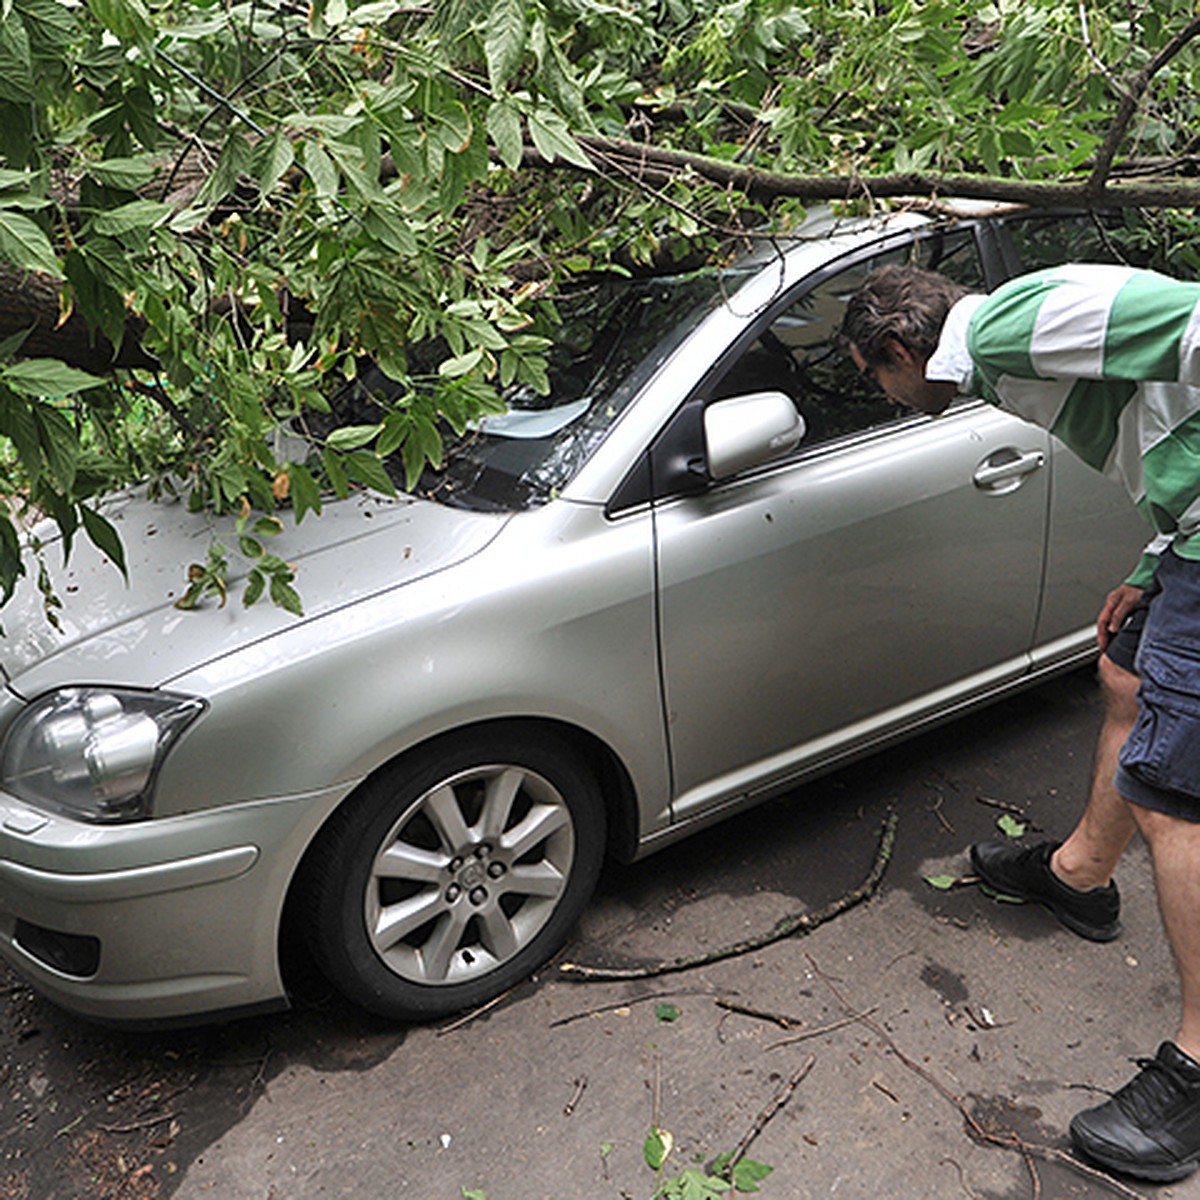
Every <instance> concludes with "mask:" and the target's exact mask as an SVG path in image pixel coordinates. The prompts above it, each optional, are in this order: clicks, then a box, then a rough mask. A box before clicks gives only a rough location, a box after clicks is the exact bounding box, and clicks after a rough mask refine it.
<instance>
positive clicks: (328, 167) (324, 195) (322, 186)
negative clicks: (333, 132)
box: [300, 139, 338, 200]
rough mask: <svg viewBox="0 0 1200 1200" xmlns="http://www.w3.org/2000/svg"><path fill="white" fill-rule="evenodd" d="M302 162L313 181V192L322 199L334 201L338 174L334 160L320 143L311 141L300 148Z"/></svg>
mask: <svg viewBox="0 0 1200 1200" xmlns="http://www.w3.org/2000/svg"><path fill="white" fill-rule="evenodd" d="M300 162H301V164H302V165H303V167H304V170H305V171H306V172H307V173H308V177H309V179H310V180H311V181H312V185H313V191H314V192H316V194H317V196H318V198H320V199H327V200H328V199H332V198H333V197H334V196H336V195H337V190H338V173H337V167H335V166H334V165H333V159H331V158H330V157H329V155H328V154H326V153H325V151H324V150H323V149H322V148H321V146H320V143H318V142H316V141H313V140H311V139H310V140H309V141H306V142H304V143H303V144H302V145H301V147H300Z"/></svg>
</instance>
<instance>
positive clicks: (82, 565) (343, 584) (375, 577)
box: [0, 493, 510, 698]
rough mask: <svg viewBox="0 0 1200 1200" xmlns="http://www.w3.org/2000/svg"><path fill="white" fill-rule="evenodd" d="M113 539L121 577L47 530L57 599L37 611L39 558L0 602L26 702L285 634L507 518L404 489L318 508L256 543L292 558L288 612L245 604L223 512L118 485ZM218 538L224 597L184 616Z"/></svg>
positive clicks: (155, 680)
mask: <svg viewBox="0 0 1200 1200" xmlns="http://www.w3.org/2000/svg"><path fill="white" fill-rule="evenodd" d="M102 511H103V512H104V514H105V516H107V518H108V519H109V520H110V521H111V522H112V524H113V525H114V527H115V528H116V529H117V530H118V532H119V533H120V535H121V539H122V542H123V544H124V547H125V556H126V564H127V567H128V576H129V578H128V582H127V583H126V581H125V580H123V579H122V577H121V574H120V572H119V571H118V570H117V569H116V568H115V567H114V566H113V565H112V563H111V562H110V561H108V559H106V558H105V557H103V556H102V555H101V554H100V553H99V552H98V551H97V550H96V549H95V548H94V547H93V546H92V545H91V544H90V543H89V542H88V541H87V539H86V538H85V537H84V536H83V534H82V533H80V534H78V535H77V536H76V539H75V545H74V547H73V549H72V551H71V555H70V558H69V560H68V561H67V562H66V563H64V562H63V561H62V550H61V539H59V538H58V537H57V534H56V533H55V535H54V537H53V538H51V537H50V534H51V533H52V532H53V527H52V526H48V527H47V528H46V529H45V530H42V529H39V530H36V531H35V534H38V535H41V536H43V537H45V538H46V539H47V540H46V544H45V545H44V547H43V549H42V552H41V553H42V559H43V562H44V564H45V568H46V572H45V573H46V578H47V579H48V582H49V585H50V588H51V589H52V591H53V594H54V596H55V597H56V599H57V601H58V602H60V603H61V607H56V608H54V609H53V610H52V611H53V613H54V615H55V618H56V620H55V622H53V623H52V622H51V621H50V620H48V619H47V615H46V614H47V607H46V602H45V599H44V596H43V591H42V589H41V587H39V585H38V576H39V571H38V567H37V565H36V563H32V562H31V564H30V566H29V569H28V571H27V574H26V576H25V577H24V578H23V579H22V580H21V582H20V583H19V585H18V587H17V590H16V592H15V594H14V596H13V598H12V599H11V600H10V602H9V603H8V604H7V605H6V606H5V607H4V608H3V609H0V626H2V627H3V631H4V636H3V637H2V638H0V670H2V671H3V673H4V676H5V679H6V681H7V682H8V684H9V686H10V687H11V688H12V690H13V691H15V692H17V693H18V694H19V695H21V696H24V697H26V698H28V697H31V696H33V695H36V694H38V693H40V692H43V691H46V690H47V689H49V688H52V687H58V686H63V685H65V684H70V683H107V684H118V683H123V684H126V685H133V686H144V687H155V686H162V685H163V684H165V683H168V682H169V681H170V680H171V679H172V678H173V677H175V676H177V675H180V674H182V673H183V672H185V671H188V670H191V669H193V668H194V667H196V666H198V665H200V664H202V663H204V662H208V661H211V660H212V659H214V658H218V657H220V656H222V655H224V654H228V653H232V652H234V651H236V650H239V649H241V648H243V647H245V646H247V645H249V644H251V643H253V642H255V641H259V640H261V639H262V638H265V637H270V636H273V635H274V634H276V633H279V632H280V631H281V630H286V629H288V628H290V627H295V626H296V625H297V624H300V623H303V622H307V621H312V620H314V619H316V618H319V617H320V616H322V615H323V614H326V613H328V612H330V611H332V610H334V609H337V608H341V607H343V606H345V605H347V604H351V603H353V602H354V601H356V600H360V599H362V598H363V597H365V596H369V595H373V594H376V593H378V592H381V591H384V590H387V589H389V588H393V587H397V586H399V585H401V584H405V583H409V582H411V581H413V580H415V579H419V578H421V577H423V576H426V575H429V574H431V573H433V572H435V571H439V570H444V569H445V568H447V567H449V566H452V565H454V564H455V563H457V562H461V561H462V560H463V559H465V558H468V557H470V556H471V555H473V554H476V553H478V552H479V551H480V550H481V549H482V548H483V547H484V546H486V545H487V544H488V542H489V541H491V540H492V538H494V537H495V536H496V534H497V533H498V532H499V531H500V529H501V528H502V527H503V525H504V524H505V523H506V522H507V521H508V520H509V519H510V517H509V516H508V515H496V514H491V513H478V512H470V511H466V510H462V509H455V508H449V507H447V506H444V505H440V504H435V503H432V502H430V501H424V500H416V499H412V498H410V497H400V498H397V499H389V498H387V497H383V496H378V495H373V494H369V495H361V496H356V497H352V498H350V499H348V500H344V501H335V502H334V503H331V504H327V505H325V508H324V511H323V512H322V513H321V515H320V516H316V515H312V514H310V515H308V516H307V517H306V519H305V520H304V521H303V522H302V523H301V524H299V525H295V524H294V523H293V522H292V521H291V518H290V516H289V515H288V514H284V530H283V532H282V533H280V534H279V536H278V537H272V538H269V539H264V541H265V542H266V544H267V549H268V551H269V552H270V553H272V554H276V555H278V556H279V557H281V558H283V559H284V560H285V561H287V562H289V563H291V564H294V566H295V569H296V580H295V587H296V590H297V591H298V592H299V594H300V599H301V603H302V604H303V607H304V614H303V616H302V617H296V616H293V615H292V614H290V613H287V612H285V611H284V610H283V609H281V608H279V607H277V606H276V605H275V604H273V603H272V602H271V600H270V599H269V598H268V597H266V596H264V597H263V598H262V599H260V600H259V601H258V602H257V603H256V604H255V605H253V606H252V607H249V608H247V607H246V606H245V604H244V603H243V601H242V584H243V581H244V580H245V578H246V575H247V574H248V572H249V569H250V567H251V565H252V563H251V562H250V561H249V560H247V559H245V558H243V557H241V556H240V555H239V554H238V553H237V552H236V551H237V547H238V537H237V531H236V529H235V527H234V521H233V519H232V518H225V519H222V518H214V517H212V516H211V515H210V514H197V513H190V512H188V511H187V509H186V506H185V505H183V504H180V503H164V502H156V501H151V500H148V499H145V498H144V497H141V496H139V495H136V494H133V493H123V494H121V495H119V496H115V497H112V498H109V499H108V500H106V501H105V503H104V506H103V510H102ZM214 542H217V543H220V544H221V545H223V546H224V547H225V548H226V552H227V555H228V559H229V584H230V587H229V597H228V601H227V602H226V603H225V604H224V605H222V604H220V603H219V602H218V600H217V599H215V598H212V597H210V598H208V599H206V600H205V601H204V602H203V603H202V604H201V605H200V606H199V607H198V608H197V609H194V610H191V611H186V612H185V611H182V610H181V609H179V608H177V607H176V601H177V600H178V599H179V598H180V597H181V596H182V595H183V593H184V591H185V590H186V587H187V568H188V565H189V564H191V563H204V562H205V561H206V559H207V557H208V552H209V548H210V546H212V545H213V543H214Z"/></svg>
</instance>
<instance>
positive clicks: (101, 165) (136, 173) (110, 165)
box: [87, 155, 158, 192]
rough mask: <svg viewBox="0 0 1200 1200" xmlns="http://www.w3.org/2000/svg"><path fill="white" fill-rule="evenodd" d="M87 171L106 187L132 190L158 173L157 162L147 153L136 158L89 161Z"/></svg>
mask: <svg viewBox="0 0 1200 1200" xmlns="http://www.w3.org/2000/svg"><path fill="white" fill-rule="evenodd" d="M87 173H88V174H89V175H90V176H91V177H92V178H93V179H95V180H97V181H98V182H100V183H102V184H104V185H105V186H106V187H114V188H122V189H124V190H125V191H129V192H132V191H136V190H137V189H138V188H140V187H141V186H142V185H143V184H145V183H149V182H150V180H152V179H153V178H154V177H155V175H157V174H158V164H157V163H156V162H155V161H154V160H153V159H152V158H150V157H149V155H141V156H139V157H137V158H106V159H103V160H102V161H100V162H94V163H89V164H88V166H87Z"/></svg>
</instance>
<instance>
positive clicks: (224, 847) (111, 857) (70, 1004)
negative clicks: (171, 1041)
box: [0, 787, 348, 1023]
mask: <svg viewBox="0 0 1200 1200" xmlns="http://www.w3.org/2000/svg"><path fill="white" fill-rule="evenodd" d="M347 790H348V789H347V788H345V787H342V788H337V789H333V790H330V791H325V792H320V793H314V794H306V795H300V796H289V797H284V798H278V799H271V800H262V801H254V802H247V803H243V804H237V805H231V806H228V807H224V808H218V809H208V810H205V811H202V812H198V813H190V814H187V815H185V816H179V817H169V818H163V819H161V820H148V821H140V822H136V823H131V824H126V825H88V824H84V823H82V822H78V821H73V820H70V819H69V818H65V817H61V816H57V815H51V814H49V813H44V812H41V811H38V810H35V809H32V808H30V807H28V806H27V805H24V804H22V803H21V802H19V801H17V800H14V799H12V798H11V797H9V796H7V795H5V794H3V793H0V956H3V958H4V959H5V960H6V961H7V962H8V963H9V964H10V965H11V966H12V967H13V968H14V970H16V971H17V972H18V974H20V975H21V976H23V977H24V978H25V979H26V980H28V981H29V982H30V983H31V984H32V985H33V986H34V987H35V988H36V989H37V990H38V991H39V992H41V993H42V994H44V995H45V996H47V997H48V998H49V999H51V1000H52V1001H54V1002H55V1003H56V1004H59V1005H61V1006H62V1007H63V1008H66V1009H69V1010H71V1011H72V1012H76V1013H79V1014H80V1015H83V1016H87V1017H91V1018H93V1019H96V1020H102V1021H113V1022H143V1023H161V1022H164V1021H174V1020H180V1019H188V1018H197V1019H199V1018H202V1017H205V1016H209V1015H211V1014H213V1013H216V1012H223V1011H225V1010H235V1009H250V1008H257V1007H263V1006H270V1005H271V1004H283V1003H286V995H285V991H284V984H283V979H282V977H281V974H280V969H279V927H280V919H281V916H282V913H283V905H284V900H285V899H286V896H287V890H288V887H289V885H290V883H291V881H292V879H293V877H294V875H295V871H296V868H297V866H298V865H299V862H300V860H301V858H302V856H303V854H304V851H305V849H306V847H307V846H308V844H309V842H310V841H311V839H312V836H313V834H314V833H315V831H316V830H317V829H318V828H319V826H320V824H321V822H322V821H323V820H324V818H325V817H326V815H327V814H328V813H329V812H330V811H331V810H332V809H333V807H334V806H335V805H336V804H337V802H338V801H339V800H340V799H341V798H342V797H343V796H344V795H345V793H346V791H347Z"/></svg>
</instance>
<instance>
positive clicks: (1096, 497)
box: [1035, 439, 1154, 661]
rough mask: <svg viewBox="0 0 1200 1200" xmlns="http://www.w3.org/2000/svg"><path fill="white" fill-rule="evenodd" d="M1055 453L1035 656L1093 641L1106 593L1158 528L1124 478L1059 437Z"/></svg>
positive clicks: (1091, 643) (1089, 643)
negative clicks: (1094, 464)
mask: <svg viewBox="0 0 1200 1200" xmlns="http://www.w3.org/2000/svg"><path fill="white" fill-rule="evenodd" d="M1052 453H1053V455H1054V488H1053V495H1052V498H1051V504H1050V529H1049V537H1048V539H1047V547H1046V586H1045V594H1044V596H1043V599H1042V612H1041V616H1040V618H1039V620H1038V633H1037V641H1038V645H1039V647H1042V649H1039V650H1038V651H1036V652H1035V660H1037V661H1040V660H1042V659H1043V658H1045V657H1047V656H1049V655H1051V654H1054V653H1060V654H1061V653H1064V652H1065V651H1066V649H1067V646H1068V645H1070V644H1076V645H1083V646H1086V647H1088V648H1090V647H1092V646H1093V645H1094V642H1095V634H1094V629H1095V626H1094V618H1095V616H1096V615H1097V614H1098V613H1099V612H1100V605H1101V603H1102V602H1103V600H1104V597H1105V596H1106V595H1107V594H1108V593H1109V592H1110V591H1112V589H1113V588H1115V587H1116V586H1117V585H1118V584H1119V583H1121V582H1122V581H1123V580H1124V579H1125V578H1126V577H1127V576H1128V575H1129V572H1130V571H1131V570H1132V569H1133V567H1134V566H1135V565H1136V563H1137V561H1138V558H1139V556H1140V555H1141V552H1142V549H1143V547H1144V545H1145V543H1147V542H1148V541H1149V540H1150V538H1151V536H1152V535H1153V533H1154V531H1153V530H1152V529H1151V528H1150V526H1149V525H1147V524H1146V522H1145V521H1144V520H1143V519H1142V518H1141V517H1140V516H1139V515H1138V512H1137V509H1136V508H1134V506H1133V502H1132V501H1131V500H1130V498H1129V495H1128V493H1127V492H1126V491H1125V489H1124V488H1123V487H1121V486H1120V484H1117V483H1114V482H1113V481H1112V480H1110V479H1107V478H1105V477H1104V476H1103V475H1101V474H1100V473H1099V472H1098V471H1095V470H1093V469H1092V468H1091V467H1089V466H1087V465H1086V464H1085V463H1083V462H1082V461H1081V460H1080V459H1079V458H1077V457H1076V456H1075V455H1074V454H1072V453H1071V452H1070V451H1069V450H1068V449H1067V448H1066V447H1065V446H1064V445H1063V444H1062V443H1061V442H1059V441H1057V440H1056V439H1052ZM1089 618H1091V619H1089ZM1064 643H1065V644H1064Z"/></svg>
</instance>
